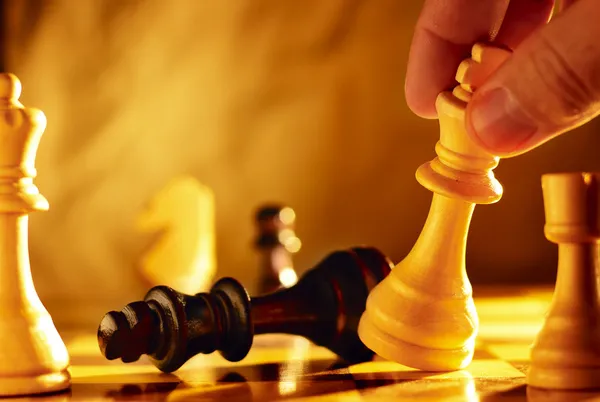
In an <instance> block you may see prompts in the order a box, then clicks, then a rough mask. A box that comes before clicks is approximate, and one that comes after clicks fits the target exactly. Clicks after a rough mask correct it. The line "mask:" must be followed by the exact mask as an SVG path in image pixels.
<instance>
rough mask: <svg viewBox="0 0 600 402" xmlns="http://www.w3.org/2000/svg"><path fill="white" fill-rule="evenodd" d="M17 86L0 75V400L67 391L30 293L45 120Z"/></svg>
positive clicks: (62, 356) (46, 321)
mask: <svg viewBox="0 0 600 402" xmlns="http://www.w3.org/2000/svg"><path fill="white" fill-rule="evenodd" d="M20 94H21V83H20V82H19V80H18V79H17V77H15V76H14V75H12V74H0V145H1V146H0V396H15V395H28V394H39V393H45V392H54V391H59V390H63V389H66V388H69V386H70V375H69V372H68V370H67V369H68V366H69V356H68V353H67V349H66V347H65V344H64V343H63V341H62V339H61V338H60V336H59V334H58V332H57V331H56V328H55V327H54V323H53V322H52V318H51V317H50V315H49V314H48V312H47V311H46V309H45V308H44V306H43V305H42V303H41V302H40V299H39V297H38V295H37V293H36V291H35V287H34V285H33V280H32V277H31V271H30V267H29V249H28V214H29V212H32V211H40V210H47V209H48V201H46V199H45V198H44V197H43V196H42V195H41V194H40V193H39V192H38V189H37V187H36V186H35V185H34V184H33V178H34V177H35V175H36V170H35V166H34V164H35V156H36V152H37V147H38V144H39V141H40V138H41V136H42V134H43V132H44V129H45V127H46V117H45V116H44V114H43V113H42V112H41V111H40V110H37V109H31V108H24V107H23V105H22V104H21V103H20V102H19V96H20Z"/></svg>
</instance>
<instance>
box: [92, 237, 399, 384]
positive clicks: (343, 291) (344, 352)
mask: <svg viewBox="0 0 600 402" xmlns="http://www.w3.org/2000/svg"><path fill="white" fill-rule="evenodd" d="M390 269H391V263H390V261H389V260H388V259H387V258H386V257H385V256H384V255H383V254H382V253H381V252H379V251H378V250H376V249H374V248H354V249H352V250H348V251H338V252H336V253H333V254H331V255H329V256H328V257H327V258H326V259H324V260H323V261H321V262H320V263H319V264H318V265H317V266H316V267H315V268H313V269H311V270H310V271H308V272H307V273H306V274H305V275H304V276H303V277H302V278H301V279H300V281H299V282H298V283H297V284H296V285H294V286H293V287H291V288H289V289H282V290H280V291H277V292H274V293H271V294H269V295H264V296H259V297H253V298H252V299H250V297H249V296H248V293H247V292H246V290H245V289H244V287H243V286H242V285H241V284H240V283H239V282H238V281H236V280H235V279H233V278H223V279H221V280H219V281H218V282H217V283H216V284H215V285H214V286H213V287H212V289H211V291H210V293H199V294H197V295H195V296H189V295H184V294H181V293H179V292H176V291H174V290H173V289H171V288H169V287H166V286H157V287H154V288H152V289H150V291H149V292H148V293H147V294H146V297H145V298H144V301H138V302H133V303H130V304H128V305H127V306H126V307H125V308H124V309H123V310H121V311H120V312H116V311H111V312H109V313H107V314H106V315H105V316H104V318H103V319H102V321H101V323H100V326H99V328H98V344H99V346H100V350H101V352H102V354H103V355H104V356H105V357H106V358H107V359H109V360H113V359H117V358H121V360H122V361H123V362H125V363H128V362H134V361H136V360H138V359H139V358H140V356H141V355H143V354H146V355H148V357H149V358H150V360H151V361H152V363H153V364H154V365H156V367H158V368H159V369H160V370H162V371H164V372H172V371H175V370H177V369H178V368H179V367H181V365H183V364H184V363H185V362H186V361H187V360H188V359H190V358H191V357H192V356H195V355H197V354H198V353H204V354H208V353H212V352H214V351H215V350H218V351H219V352H220V353H221V355H222V356H223V357H224V358H225V359H227V360H229V361H233V362H235V361H239V360H242V359H243V358H244V357H245V356H246V355H247V353H248V351H249V350H250V347H251V346H252V342H253V338H254V336H255V335H259V334H266V333H282V334H293V335H299V336H303V337H305V338H307V339H309V340H311V341H312V342H314V343H316V344H317V345H321V346H324V347H327V348H329V349H330V350H331V351H333V352H334V353H336V354H337V355H338V356H340V357H341V358H342V359H344V360H346V361H348V362H350V363H356V362H363V361H367V360H369V359H371V358H372V356H373V352H372V351H370V350H369V349H367V348H366V347H365V346H364V345H363V344H362V343H361V342H360V340H359V339H358V336H357V333H356V328H357V325H358V320H359V318H360V316H361V314H362V312H363V311H364V309H365V303H366V300H367V295H368V293H369V291H370V290H371V289H372V288H373V287H374V286H375V285H376V284H377V283H379V282H380V281H381V280H382V279H383V278H384V277H385V276H386V275H387V274H388V273H389V272H390Z"/></svg>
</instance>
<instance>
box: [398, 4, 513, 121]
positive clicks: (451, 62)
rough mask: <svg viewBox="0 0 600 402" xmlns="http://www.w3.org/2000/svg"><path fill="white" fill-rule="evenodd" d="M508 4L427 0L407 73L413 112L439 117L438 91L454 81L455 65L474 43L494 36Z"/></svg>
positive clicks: (407, 84) (418, 23) (417, 27)
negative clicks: (437, 108)
mask: <svg viewBox="0 0 600 402" xmlns="http://www.w3.org/2000/svg"><path fill="white" fill-rule="evenodd" d="M517 1H519V0H517ZM507 7H508V0H485V1H482V0H426V2H425V5H424V6H423V10H422V12H421V15H420V17H419V20H418V22H417V26H416V29H415V34H414V37H413V41H412V45H411V50H410V55H409V61H408V67H407V75H406V87H405V92H406V99H407V102H408V105H409V107H410V108H411V110H412V111H413V112H414V113H416V114H417V115H419V116H421V117H425V118H434V117H436V115H437V113H436V110H435V99H436V98H437V96H438V94H439V93H440V92H442V91H443V90H446V89H450V88H451V87H452V86H453V85H455V83H456V82H455V80H454V76H455V74H456V68H457V67H458V65H459V64H460V62H461V61H462V60H463V59H465V58H467V57H468V56H469V53H470V50H471V46H472V45H473V43H475V42H479V41H489V40H491V39H492V38H493V36H495V34H496V33H497V31H498V26H499V24H500V22H501V21H502V18H503V17H504V14H505V12H506V9H507Z"/></svg>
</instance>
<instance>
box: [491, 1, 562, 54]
mask: <svg viewBox="0 0 600 402" xmlns="http://www.w3.org/2000/svg"><path fill="white" fill-rule="evenodd" d="M553 8H554V0H512V1H511V2H510V5H509V6H508V10H506V15H505V17H504V20H503V21H502V26H501V27H500V32H498V35H497V36H496V39H495V40H494V42H495V43H500V44H502V45H504V46H507V47H509V48H510V49H515V48H516V47H517V46H519V45H520V44H521V42H523V40H525V39H526V38H527V37H528V36H529V35H530V34H531V33H532V32H534V31H535V30H536V29H538V28H540V27H541V26H543V25H545V24H547V23H548V21H549V20H550V16H551V15H552V9H553Z"/></svg>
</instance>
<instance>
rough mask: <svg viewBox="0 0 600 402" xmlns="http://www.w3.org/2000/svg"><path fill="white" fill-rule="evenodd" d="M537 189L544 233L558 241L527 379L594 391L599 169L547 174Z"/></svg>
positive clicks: (598, 355) (599, 336)
mask: <svg viewBox="0 0 600 402" xmlns="http://www.w3.org/2000/svg"><path fill="white" fill-rule="evenodd" d="M542 189H543V195H544V209H545V214H546V225H545V227H544V233H545V235H546V238H547V239H548V240H550V241H551V242H553V243H557V244H558V275H557V281H556V287H555V290H554V297H553V300H552V304H551V306H550V311H549V313H548V316H547V317H546V320H545V323H544V326H543V327H542V330H541V331H540V333H539V334H538V336H537V339H536V341H535V343H534V345H533V348H532V351H531V366H530V369H529V372H528V374H527V382H528V384H529V385H531V386H534V387H538V388H546V389H559V390H570V389H571V390H574V389H577V390H585V389H595V388H597V389H600V300H599V297H600V294H599V293H598V286H599V283H598V282H599V280H600V246H599V245H600V173H561V174H547V175H544V176H542Z"/></svg>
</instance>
